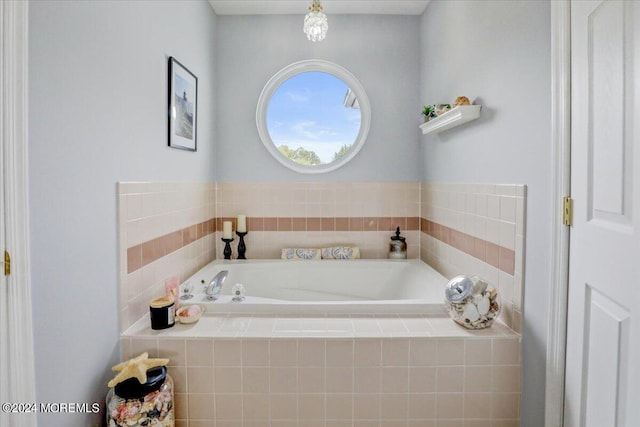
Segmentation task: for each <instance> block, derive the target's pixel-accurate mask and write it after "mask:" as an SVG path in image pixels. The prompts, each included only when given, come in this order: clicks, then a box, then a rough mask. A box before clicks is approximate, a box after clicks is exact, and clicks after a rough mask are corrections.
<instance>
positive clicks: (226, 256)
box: [222, 237, 233, 259]
mask: <svg viewBox="0 0 640 427" xmlns="http://www.w3.org/2000/svg"><path fill="white" fill-rule="evenodd" d="M222 241H223V242H224V251H223V252H222V253H223V254H224V259H231V245H230V243H231V242H233V239H225V238H224V237H223V238H222Z"/></svg>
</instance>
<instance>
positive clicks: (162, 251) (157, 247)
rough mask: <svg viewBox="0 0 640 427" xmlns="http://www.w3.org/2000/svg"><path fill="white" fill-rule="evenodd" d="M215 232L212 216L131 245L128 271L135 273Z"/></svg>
mask: <svg viewBox="0 0 640 427" xmlns="http://www.w3.org/2000/svg"><path fill="white" fill-rule="evenodd" d="M215 232H216V220H215V218H212V219H210V220H208V221H204V222H201V223H199V224H194V225H192V226H190V227H186V228H183V229H182V230H178V231H174V232H172V233H168V234H165V235H164V236H160V237H156V238H155V239H152V240H149V241H146V242H144V243H140V244H139V245H135V246H131V247H130V248H127V273H133V272H134V271H136V270H139V269H141V268H142V267H144V266H146V265H148V264H150V263H152V262H153V261H155V260H157V259H160V258H162V257H163V256H165V255H168V254H170V253H172V252H175V251H177V250H178V249H182V248H183V247H185V246H187V245H188V244H190V243H193V242H195V241H196V240H198V239H201V238H203V237H205V236H208V235H209V234H213V233H215Z"/></svg>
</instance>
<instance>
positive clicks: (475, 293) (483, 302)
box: [445, 275, 500, 329]
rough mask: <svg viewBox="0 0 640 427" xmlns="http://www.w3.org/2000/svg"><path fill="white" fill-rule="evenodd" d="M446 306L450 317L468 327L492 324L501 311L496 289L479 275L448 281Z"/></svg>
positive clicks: (481, 327)
mask: <svg viewBox="0 0 640 427" xmlns="http://www.w3.org/2000/svg"><path fill="white" fill-rule="evenodd" d="M445 307H446V309H447V313H448V314H449V317H451V319H453V321H455V322H456V323H458V324H459V325H462V326H464V327H465V328H467V329H484V328H488V327H489V326H491V324H492V323H493V320H494V319H495V318H496V317H498V314H499V313H500V301H499V298H498V292H497V291H496V289H495V288H494V287H493V286H491V285H490V284H488V283H487V282H486V281H484V280H482V279H481V278H479V277H478V276H473V277H469V276H465V275H460V276H456V277H454V278H453V279H451V280H450V281H449V283H447V286H446V289H445Z"/></svg>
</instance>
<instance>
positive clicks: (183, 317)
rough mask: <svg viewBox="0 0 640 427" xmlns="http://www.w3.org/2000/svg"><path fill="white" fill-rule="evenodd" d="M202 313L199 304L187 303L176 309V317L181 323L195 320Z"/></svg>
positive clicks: (202, 309)
mask: <svg viewBox="0 0 640 427" xmlns="http://www.w3.org/2000/svg"><path fill="white" fill-rule="evenodd" d="M203 313H204V307H203V306H201V305H197V304H196V305H187V306H185V307H182V308H181V309H180V310H178V311H176V319H178V321H179V322H180V323H182V324H185V325H188V324H190V323H195V322H197V321H198V320H199V319H200V317H201V316H202V314H203Z"/></svg>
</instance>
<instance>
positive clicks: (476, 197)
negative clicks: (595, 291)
mask: <svg viewBox="0 0 640 427" xmlns="http://www.w3.org/2000/svg"><path fill="white" fill-rule="evenodd" d="M420 199H421V208H420V211H421V220H420V222H421V231H422V233H421V236H420V258H421V259H422V260H423V261H424V262H426V263H427V264H429V265H431V266H432V267H433V268H435V269H436V270H438V271H439V272H440V273H441V274H442V275H444V276H445V277H448V278H451V277H453V276H455V275H458V274H461V273H465V274H470V275H474V274H477V275H479V276H481V277H484V278H485V279H487V280H488V281H489V282H491V283H492V284H494V285H495V286H496V288H497V289H498V291H499V294H500V296H501V299H502V304H503V306H502V312H501V313H500V319H502V321H504V322H505V323H506V324H507V325H508V326H510V327H511V328H513V329H514V330H515V331H516V332H520V328H521V318H522V295H523V292H522V290H523V278H524V274H523V273H524V267H523V266H524V264H523V260H524V236H525V202H526V187H525V186H524V185H492V184H441V183H422V185H421V194H420Z"/></svg>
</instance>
